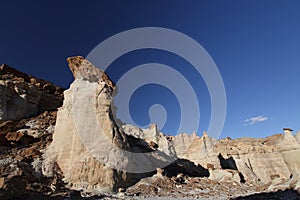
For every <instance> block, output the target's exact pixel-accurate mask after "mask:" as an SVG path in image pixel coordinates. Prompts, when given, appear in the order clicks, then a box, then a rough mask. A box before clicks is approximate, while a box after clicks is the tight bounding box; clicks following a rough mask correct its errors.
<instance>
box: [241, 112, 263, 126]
mask: <svg viewBox="0 0 300 200" xmlns="http://www.w3.org/2000/svg"><path fill="white" fill-rule="evenodd" d="M266 120H268V117H265V116H261V115H260V116H257V117H251V118H249V119H246V120H245V121H244V122H245V124H244V126H248V125H252V124H256V123H260V122H263V121H266Z"/></svg>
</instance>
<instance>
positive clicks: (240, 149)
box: [173, 133, 300, 185]
mask: <svg viewBox="0 0 300 200" xmlns="http://www.w3.org/2000/svg"><path fill="white" fill-rule="evenodd" d="M189 137H190V138H194V140H193V142H192V143H191V145H190V146H189V148H187V149H186V151H184V152H183V153H182V152H179V153H178V155H179V157H180V158H185V159H188V160H191V161H193V162H195V163H197V164H200V165H202V166H204V167H207V168H208V169H209V170H210V174H211V176H210V178H211V179H217V180H221V179H222V178H224V177H218V178H216V176H215V174H216V172H218V173H220V170H236V171H238V172H239V173H241V174H242V176H243V179H244V181H246V182H252V183H254V184H259V183H261V184H267V183H272V181H274V179H276V181H281V182H282V183H284V182H288V181H291V182H292V184H291V185H293V184H296V183H297V182H299V172H300V145H299V143H298V141H297V139H296V138H297V135H296V136H295V137H294V136H293V135H292V134H291V133H285V134H277V135H273V136H270V137H267V138H262V139H254V138H241V139H235V140H231V139H230V138H226V139H222V140H219V141H217V140H215V139H213V138H210V137H209V136H207V135H206V134H204V135H203V136H202V137H197V136H196V137H195V136H189V135H186V136H185V137H183V135H179V136H176V137H175V138H174V139H173V141H174V142H173V143H174V145H175V149H178V148H176V145H178V144H182V143H184V141H186V140H188V141H189V140H190V139H188V138H189ZM178 140H181V141H182V142H179V141H178ZM223 176H224V174H223Z"/></svg>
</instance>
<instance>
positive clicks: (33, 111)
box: [0, 64, 63, 122]
mask: <svg viewBox="0 0 300 200" xmlns="http://www.w3.org/2000/svg"><path fill="white" fill-rule="evenodd" d="M62 93H63V89H62V88H60V87H58V86H55V85H53V84H51V83H50V82H48V81H44V80H41V79H38V78H35V77H32V76H28V75H27V74H24V73H22V72H19V71H17V70H15V69H14V68H11V67H9V66H7V65H5V64H3V65H1V66H0V122H3V121H6V120H19V119H22V118H27V117H30V116H35V115H37V114H39V113H41V112H43V111H46V110H55V109H56V108H58V107H60V106H61V105H62V101H63V95H62Z"/></svg>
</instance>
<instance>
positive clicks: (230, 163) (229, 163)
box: [218, 153, 238, 170]
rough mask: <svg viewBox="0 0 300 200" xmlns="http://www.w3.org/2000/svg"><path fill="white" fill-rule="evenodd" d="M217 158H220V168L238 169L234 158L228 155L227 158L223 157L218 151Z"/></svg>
mask: <svg viewBox="0 0 300 200" xmlns="http://www.w3.org/2000/svg"><path fill="white" fill-rule="evenodd" d="M218 158H219V160H220V164H221V167H222V169H232V170H238V168H237V166H236V163H235V160H234V159H233V158H232V157H231V156H230V157H229V158H227V159H226V158H224V157H223V156H222V154H221V153H220V154H219V155H218Z"/></svg>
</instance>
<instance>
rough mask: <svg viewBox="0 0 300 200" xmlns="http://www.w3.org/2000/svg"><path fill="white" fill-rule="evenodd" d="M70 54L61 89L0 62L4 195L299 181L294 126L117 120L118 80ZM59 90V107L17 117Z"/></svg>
mask: <svg viewBox="0 0 300 200" xmlns="http://www.w3.org/2000/svg"><path fill="white" fill-rule="evenodd" d="M68 64H69V67H70V69H71V71H72V73H73V75H74V78H75V80H74V82H73V83H72V84H71V86H70V88H69V89H68V90H66V91H65V92H64V95H63V94H62V91H63V89H61V88H58V87H56V86H54V85H52V84H50V83H49V82H46V81H42V80H40V79H36V78H33V77H30V76H27V75H26V74H24V73H22V72H18V71H17V70H15V69H13V68H10V67H8V66H6V65H2V66H1V68H0V72H1V74H0V75H1V80H0V89H1V88H2V89H1V93H0V99H1V102H0V106H1V107H0V117H1V120H0V150H1V151H0V198H1V199H10V198H22V199H33V196H35V197H36V199H41V198H43V199H44V198H47V197H49V198H50V197H51V198H56V197H58V199H61V198H65V197H67V196H71V198H72V194H73V193H75V194H76V195H75V196H77V197H78V196H80V195H83V196H89V195H99V194H101V195H102V194H103V193H105V192H109V194H108V197H107V199H112V198H119V197H122V198H126V195H127V196H128V195H129V196H130V198H131V197H133V196H134V195H141V196H142V197H147V196H157V195H159V196H168V197H180V198H181V197H182V198H183V197H195V198H198V197H208V198H210V197H213V198H216V197H220V196H226V197H237V196H241V195H249V194H253V193H254V192H273V191H278V190H282V191H283V190H285V189H290V188H291V189H296V190H298V191H300V181H299V180H300V174H299V173H300V152H299V151H300V150H299V149H300V144H299V137H300V132H298V133H297V134H296V135H295V136H294V135H293V134H292V133H291V132H289V131H286V132H285V133H284V134H277V135H273V136H270V137H267V138H261V139H254V138H240V139H234V140H232V139H230V138H225V139H221V140H216V139H214V138H211V137H210V136H209V135H208V134H207V133H205V132H204V133H203V136H201V137H199V136H197V134H196V133H193V134H191V135H190V134H179V135H177V136H166V135H164V134H163V133H162V132H160V131H159V130H158V129H157V126H156V125H151V126H150V127H149V128H147V129H141V128H138V127H136V126H133V125H130V124H123V123H122V122H121V121H120V120H118V119H116V118H115V113H116V108H115V107H114V105H113V97H114V95H115V91H116V86H115V85H114V83H113V82H112V81H111V80H110V79H109V77H108V76H107V75H106V74H105V73H104V72H103V71H102V70H101V69H99V68H97V67H95V66H93V65H92V64H91V63H90V62H89V61H87V60H85V59H84V58H83V57H80V56H77V57H72V58H69V59H68ZM63 96H64V102H63V105H62V107H61V108H59V110H58V112H56V111H50V112H48V111H46V112H44V113H42V114H40V115H37V116H35V117H32V118H26V119H20V120H17V119H19V118H25V117H26V116H31V115H36V114H37V113H40V112H42V111H44V110H52V109H54V110H55V109H56V108H58V107H59V106H60V105H61V100H62V99H63ZM19 98H22V100H21V101H19V100H18V99H19ZM17 110H18V112H15V111H17ZM9 119H13V120H9ZM54 125H55V126H54ZM134 172H136V173H134ZM73 190H76V191H80V192H81V193H80V192H77V193H76V192H74V191H73ZM113 191H115V192H117V191H119V192H118V194H117V195H115V196H114V195H113V194H112V193H111V192H113ZM287 194H288V195H290V194H291V195H292V196H291V195H290V196H289V197H292V199H297V198H298V197H299V195H298V196H297V194H298V193H293V190H291V191H288V193H287ZM27 197H28V198H27Z"/></svg>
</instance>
